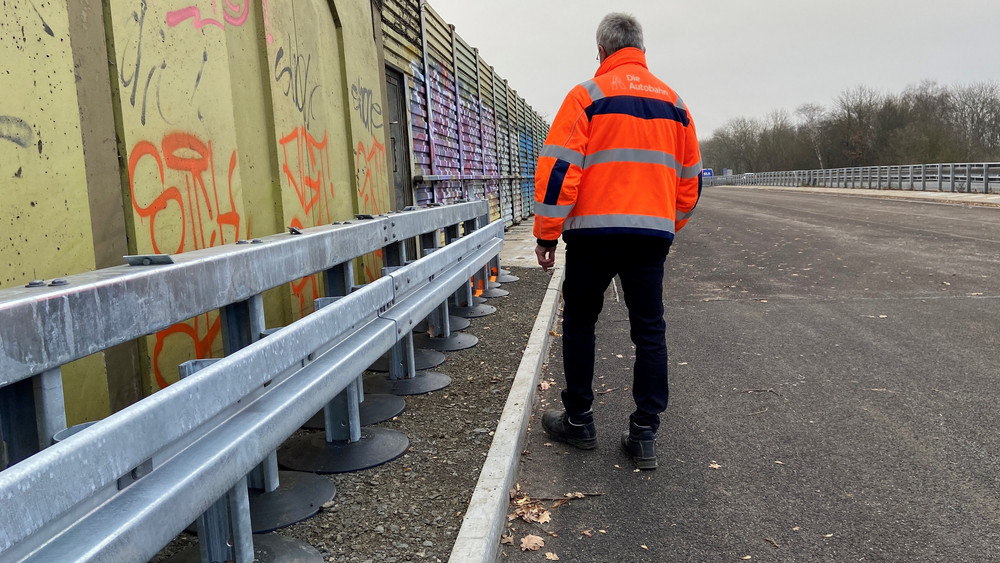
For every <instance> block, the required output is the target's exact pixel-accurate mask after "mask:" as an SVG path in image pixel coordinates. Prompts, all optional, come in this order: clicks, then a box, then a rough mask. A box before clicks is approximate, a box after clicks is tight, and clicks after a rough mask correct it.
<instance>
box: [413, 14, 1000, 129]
mask: <svg viewBox="0 0 1000 563" xmlns="http://www.w3.org/2000/svg"><path fill="white" fill-rule="evenodd" d="M428 2H429V3H430V5H431V7H433V8H434V9H435V10H436V11H437V12H438V13H439V14H441V16H442V17H443V18H444V19H445V20H446V21H448V22H449V23H451V24H454V25H455V26H456V31H457V32H458V34H459V35H460V36H462V38H463V39H465V40H466V41H467V42H468V43H470V44H471V45H472V46H474V47H479V51H480V54H481V55H482V57H483V58H484V59H485V60H486V61H487V62H488V63H490V64H492V65H493V66H494V67H495V68H496V70H497V72H499V73H500V75H501V76H502V77H504V78H506V79H507V80H508V81H509V82H510V84H511V87H512V88H514V89H515V90H517V92H518V94H520V95H521V97H523V98H524V99H525V100H526V101H527V102H528V104H530V105H531V106H532V107H533V108H534V109H535V110H536V111H537V112H538V113H540V114H541V115H543V116H545V117H546V118H548V119H549V120H551V119H552V117H554V116H555V113H556V110H558V109H559V104H560V103H561V102H562V99H563V97H564V96H565V95H566V93H567V92H568V91H569V90H570V89H571V88H572V87H573V86H574V85H576V84H578V83H580V82H583V81H584V80H586V79H588V78H590V77H591V76H593V74H594V71H596V70H597V65H598V63H597V61H596V60H595V59H596V57H597V47H596V45H595V39H594V35H595V31H596V29H597V24H598V23H599V22H600V20H601V18H602V17H603V16H604V15H605V14H606V13H608V12H611V11H622V12H628V13H631V14H633V15H635V16H636V17H637V18H638V19H639V22H640V23H641V24H642V26H643V31H644V33H645V38H646V51H647V53H646V55H647V59H648V62H649V66H650V70H652V71H653V72H654V73H655V74H657V75H658V76H659V77H660V78H661V79H663V80H664V81H665V82H666V83H667V84H670V85H671V87H673V88H674V89H675V90H677V92H678V93H679V94H680V95H681V97H682V98H683V99H684V102H685V103H686V104H687V105H688V107H689V108H690V109H691V112H692V114H693V115H694V119H695V123H696V124H697V126H698V132H699V136H700V137H702V138H708V137H709V136H710V135H711V133H712V131H714V130H715V129H716V128H718V127H720V126H722V125H723V124H724V123H725V122H726V121H727V120H729V119H732V118H735V117H764V116H765V115H766V114H768V113H770V112H771V111H772V110H775V109H786V110H788V112H789V113H793V114H794V111H795V108H797V107H798V106H799V105H801V104H804V103H818V104H822V105H823V106H824V107H828V108H829V107H830V106H831V104H832V101H833V100H834V98H836V97H837V95H838V94H840V93H841V92H842V91H844V90H847V89H851V88H854V87H856V86H859V85H862V84H863V85H866V86H869V87H872V88H874V89H876V90H879V91H883V92H892V93H898V92H900V91H902V90H903V89H904V88H906V86H908V85H911V84H917V83H919V82H920V81H921V80H924V79H931V80H936V81H937V82H939V83H941V84H944V85H949V86H950V85H954V84H957V83H970V82H978V81H984V80H992V81H998V80H1000V33H998V30H1000V0H946V1H941V0H838V1H830V0H686V1H673V0H644V1H629V0H619V1H617V2H597V1H594V0H576V1H572V0H428Z"/></svg>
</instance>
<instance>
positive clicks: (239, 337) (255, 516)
mask: <svg viewBox="0 0 1000 563" xmlns="http://www.w3.org/2000/svg"><path fill="white" fill-rule="evenodd" d="M220 324H221V325H222V344H223V349H224V351H225V354H226V355H227V356H228V355H230V354H232V353H234V352H236V351H237V350H241V349H243V348H245V347H247V346H249V345H251V344H253V343H254V342H256V341H258V340H260V339H261V338H262V337H263V336H266V335H267V334H269V332H270V331H267V330H266V328H265V327H266V325H265V319H264V298H263V296H262V295H254V296H253V297H251V298H250V299H248V300H246V301H242V302H239V303H233V304H231V305H227V306H226V307H223V308H222V309H220ZM196 369H200V368H196ZM189 371H190V368H185V371H182V377H184V376H187V375H190V372H189ZM246 484H247V487H248V488H249V489H250V490H249V499H250V500H249V503H250V515H251V528H252V531H253V533H255V534H259V533H263V532H270V531H272V530H277V529H279V528H284V527H285V526H290V525H292V524H295V523H296V522H301V521H303V520H305V519H307V518H310V517H312V516H315V515H316V514H317V513H318V512H319V510H320V507H321V506H323V504H325V503H327V502H329V501H330V500H332V499H333V497H334V496H335V495H336V494H337V488H336V486H335V485H334V484H333V483H332V482H331V481H330V480H329V479H326V478H324V477H320V476H318V475H315V474H311V473H301V472H297V471H279V470H278V452H277V451H272V452H271V453H270V454H268V456H267V457H266V458H264V460H263V461H261V463H260V464H259V465H257V467H256V468H254V469H253V471H251V472H250V473H249V474H248V475H247V477H246Z"/></svg>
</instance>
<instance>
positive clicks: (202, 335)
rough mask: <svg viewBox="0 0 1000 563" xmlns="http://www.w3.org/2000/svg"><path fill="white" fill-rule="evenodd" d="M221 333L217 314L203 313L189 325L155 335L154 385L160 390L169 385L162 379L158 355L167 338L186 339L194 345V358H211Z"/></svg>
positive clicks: (180, 325) (167, 329) (178, 324)
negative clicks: (178, 337)
mask: <svg viewBox="0 0 1000 563" xmlns="http://www.w3.org/2000/svg"><path fill="white" fill-rule="evenodd" d="M213 317H214V318H213ZM221 331H222V322H221V319H220V318H219V314H218V313H205V314H204V315H199V316H197V317H195V318H193V319H191V321H189V323H177V324H175V325H173V326H171V327H169V328H166V329H164V330H161V331H160V332H158V333H156V345H155V346H154V347H153V375H154V376H155V377H156V384H157V385H159V386H160V389H163V388H165V387H167V385H170V384H169V383H167V380H166V378H164V377H163V369H162V367H161V366H160V355H161V354H162V353H163V348H164V347H165V346H166V342H167V339H168V338H170V337H172V336H174V335H180V336H182V337H187V338H188V339H190V341H191V342H192V343H194V357H195V358H198V359H202V358H211V357H212V347H213V345H214V343H215V339H216V338H218V336H219V334H220V333H221ZM184 341H185V342H186V341H187V340H186V339H185V340H184Z"/></svg>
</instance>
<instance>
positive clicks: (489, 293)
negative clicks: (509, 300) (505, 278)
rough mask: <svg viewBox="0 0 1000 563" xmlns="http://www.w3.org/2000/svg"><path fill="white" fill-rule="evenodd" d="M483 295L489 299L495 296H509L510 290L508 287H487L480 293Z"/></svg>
mask: <svg viewBox="0 0 1000 563" xmlns="http://www.w3.org/2000/svg"><path fill="white" fill-rule="evenodd" d="M480 295H482V296H483V297H485V298H487V299H493V298H494V297H507V296H508V295H510V292H509V291H507V290H506V289H487V290H484V291H483V292H482V293H480Z"/></svg>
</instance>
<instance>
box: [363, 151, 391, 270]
mask: <svg viewBox="0 0 1000 563" xmlns="http://www.w3.org/2000/svg"><path fill="white" fill-rule="evenodd" d="M354 169H355V170H356V172H357V175H358V176H357V187H358V209H359V211H360V212H361V213H367V214H370V215H378V214H380V213H382V209H383V207H382V206H383V205H384V204H385V203H387V202H388V201H389V177H388V171H387V169H386V162H385V145H383V144H382V143H380V142H378V139H376V138H375V136H374V135H372V146H371V149H369V148H367V147H365V144H364V143H362V142H360V141H359V142H358V148H357V150H356V151H355V154H354ZM362 263H363V264H364V274H365V278H366V279H367V280H368V281H372V280H375V279H377V278H378V277H379V275H380V273H381V271H382V263H383V262H382V252H381V251H378V252H375V253H374V254H369V255H366V256H365V257H364V258H363V259H362Z"/></svg>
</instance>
